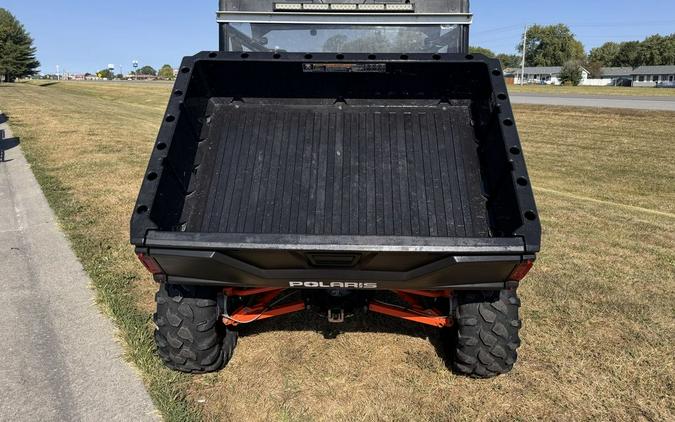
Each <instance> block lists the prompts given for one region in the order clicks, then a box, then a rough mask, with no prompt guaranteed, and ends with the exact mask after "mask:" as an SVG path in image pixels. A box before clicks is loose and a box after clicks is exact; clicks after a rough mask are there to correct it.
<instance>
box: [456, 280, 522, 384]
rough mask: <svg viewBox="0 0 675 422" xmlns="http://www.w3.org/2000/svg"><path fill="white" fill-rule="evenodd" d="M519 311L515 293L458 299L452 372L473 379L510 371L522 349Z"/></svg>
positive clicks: (468, 295) (490, 293)
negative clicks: (519, 348)
mask: <svg viewBox="0 0 675 422" xmlns="http://www.w3.org/2000/svg"><path fill="white" fill-rule="evenodd" d="M519 307H520V300H519V299H518V296H517V295H516V292H515V290H502V291H499V292H471V293H464V294H460V295H458V297H457V312H456V318H455V324H456V338H455V340H456V341H455V348H454V353H453V354H454V356H453V358H454V359H453V369H454V370H455V371H456V372H458V373H460V374H463V375H468V376H470V377H474V378H492V377H495V376H498V375H501V374H506V373H507V372H509V371H511V369H513V364H514V363H515V362H516V360H517V359H518V353H517V350H518V347H519V346H520V337H519V336H518V331H519V330H520V327H521V326H522V323H521V321H520V319H518V308H519Z"/></svg>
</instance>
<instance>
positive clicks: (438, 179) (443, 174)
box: [182, 99, 489, 238]
mask: <svg viewBox="0 0 675 422" xmlns="http://www.w3.org/2000/svg"><path fill="white" fill-rule="evenodd" d="M212 101H214V103H215V104H217V105H215V107H214V108H213V112H212V114H211V117H210V118H211V121H210V130H209V133H208V138H207V139H206V142H208V148H207V151H206V152H205V154H204V156H203V159H202V161H201V163H200V165H199V167H198V169H197V172H196V176H195V183H194V185H193V187H194V192H193V193H192V194H191V195H190V196H189V197H188V199H187V201H186V206H185V209H184V213H183V216H182V220H183V221H184V222H185V223H186V227H185V231H188V232H202V233H252V234H253V233H265V234H296V235H351V236H354V235H363V236H366V235H380V236H421V237H473V238H477V237H488V236H489V230H488V223H487V212H486V205H485V198H484V196H483V194H482V192H481V175H480V163H479V158H478V153H477V143H476V140H475V136H474V133H473V128H472V127H471V115H470V110H469V106H468V105H456V106H451V105H449V104H447V103H443V104H438V105H435V106H432V105H425V106H416V107H401V106H400V105H399V106H394V107H386V106H379V107H374V106H368V105H348V104H342V103H339V104H334V105H284V106H283V108H281V107H280V106H279V105H270V104H246V103H241V102H229V101H227V100H225V99H212Z"/></svg>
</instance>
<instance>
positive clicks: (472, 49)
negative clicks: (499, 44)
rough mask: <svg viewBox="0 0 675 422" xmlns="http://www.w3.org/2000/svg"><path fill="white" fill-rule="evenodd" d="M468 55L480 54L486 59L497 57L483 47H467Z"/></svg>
mask: <svg viewBox="0 0 675 422" xmlns="http://www.w3.org/2000/svg"><path fill="white" fill-rule="evenodd" d="M469 53H471V54H482V55H484V56H487V57H497V55H496V54H495V53H494V51H492V50H490V49H489V48H483V47H469Z"/></svg>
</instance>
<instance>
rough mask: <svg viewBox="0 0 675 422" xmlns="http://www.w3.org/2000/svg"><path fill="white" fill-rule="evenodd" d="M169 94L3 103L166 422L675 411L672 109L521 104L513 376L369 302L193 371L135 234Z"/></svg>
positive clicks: (44, 97)
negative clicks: (331, 327)
mask: <svg viewBox="0 0 675 422" xmlns="http://www.w3.org/2000/svg"><path fill="white" fill-rule="evenodd" d="M663 91H668V90H663ZM169 92H170V86H169V85H141V84H137V85H136V84H121V83H120V84H103V83H58V84H54V85H49V86H45V87H40V86H34V85H26V84H16V85H0V110H2V111H4V112H6V113H7V114H8V116H9V118H10V123H11V124H12V126H13V129H14V132H15V134H16V135H17V136H19V137H20V138H21V145H22V148H23V150H24V152H25V153H26V155H27V156H28V159H29V161H30V162H31V163H32V165H33V170H34V172H35V173H36V175H37V177H38V179H39V181H40V183H41V184H42V186H43V189H44V190H45V193H46V195H47V197H48V199H49V201H50V203H51V205H52V207H53V208H54V209H55V211H56V213H57V215H58V217H59V219H60V222H61V224H62V225H63V227H64V229H65V231H66V232H67V233H68V235H69V237H70V239H71V242H72V244H73V247H74V249H75V251H76V253H77V255H78V256H79V257H80V259H81V260H82V262H83V264H84V266H85V269H86V270H87V271H88V273H89V274H90V275H91V277H92V279H93V280H94V284H95V286H96V290H97V293H98V299H99V302H100V304H101V306H102V309H104V310H105V311H106V312H108V313H109V314H110V315H111V316H112V317H113V318H114V320H115V321H116V323H117V325H118V327H119V328H120V337H121V338H122V340H123V341H124V342H125V343H126V344H127V346H128V347H127V356H128V358H129V360H131V361H132V362H133V363H134V364H135V365H136V366H137V367H138V368H139V369H140V371H141V373H142V375H143V377H144V379H145V382H146V385H147V386H148V389H149V391H150V393H151V395H152V397H153V399H154V400H155V402H156V403H157V406H158V407H159V409H160V410H161V411H162V413H163V414H164V416H165V418H166V419H167V420H177V421H178V420H199V419H203V420H261V421H262V420H284V421H286V420H344V421H352V420H354V421H356V420H374V419H378V420H379V419H383V420H410V419H415V420H419V421H425V420H447V419H457V420H476V419H492V420H497V419H499V420H510V419H519V420H534V419H557V420H559V419H567V420H569V419H573V420H580V419H583V420H592V419H604V420H636V419H642V420H668V419H672V418H673V415H674V414H675V398H674V395H673V394H674V391H675V357H674V356H675V353H674V350H673V345H674V344H675V308H674V306H673V303H675V160H673V157H675V142H674V141H675V125H673V124H672V121H673V119H674V118H675V113H666V112H640V111H633V110H595V109H593V110H584V109H575V108H550V107H541V106H536V107H526V106H519V107H517V108H516V114H517V116H516V117H517V120H518V125H519V129H520V132H521V136H522V138H523V144H524V149H525V153H526V158H527V160H528V165H529V170H530V176H531V179H532V184H533V186H534V187H535V191H536V195H537V200H538V205H539V211H540V214H541V218H542V224H543V229H544V238H543V251H542V253H541V255H540V259H539V260H538V262H537V264H536V265H535V268H534V270H533V271H532V273H531V275H530V276H529V277H528V278H527V279H526V280H525V281H524V282H523V284H522V287H521V289H520V295H521V298H522V300H523V304H524V305H523V308H522V318H523V320H524V327H523V330H522V338H523V346H522V348H521V350H520V360H519V362H518V364H517V365H516V368H515V370H514V371H513V372H512V373H511V374H509V375H507V376H503V377H500V378H497V379H493V380H473V379H467V378H462V377H458V376H455V375H453V374H452V373H451V372H449V371H448V370H447V369H446V366H445V362H444V360H443V358H442V357H441V356H442V351H443V348H442V346H440V338H439V336H438V335H437V332H435V331H434V330H431V329H426V328H423V327H421V326H417V325H409V324H407V323H405V322H403V321H399V320H392V319H387V318H386V317H381V316H376V315H372V316H367V317H366V318H365V319H363V320H358V321H350V322H349V323H347V324H346V325H344V326H342V327H340V329H342V330H344V331H345V332H344V333H341V334H339V335H337V336H336V338H334V339H326V338H324V335H323V334H322V332H323V331H324V330H325V327H326V323H324V322H323V321H322V320H320V319H318V318H315V317H313V316H311V315H309V314H307V315H305V314H299V315H292V316H288V317H286V318H281V319H277V320H270V321H264V322H260V323H258V324H256V325H254V326H251V327H248V328H245V329H243V330H242V337H241V339H240V343H239V346H238V348H237V350H236V352H235V355H234V358H233V359H232V361H231V363H230V365H229V366H228V367H227V368H226V369H225V370H223V371H221V372H219V373H216V374H210V375H203V376H186V375H180V374H177V373H174V372H170V371H168V370H165V369H164V368H163V367H162V365H161V363H160V361H159V359H158V358H157V357H156V356H155V355H154V351H153V343H152V339H151V330H152V326H151V322H150V313H151V312H152V309H153V307H154V304H153V294H154V291H155V289H156V286H155V285H154V284H153V282H152V280H151V278H150V277H149V276H148V274H147V273H146V272H145V270H144V269H143V268H142V267H141V265H140V264H139V263H138V262H137V261H136V258H135V257H134V255H133V250H132V247H131V246H130V245H129V244H128V218H129V216H130V214H131V211H132V208H133V205H134V201H135V197H136V194H137V191H138V187H139V183H140V181H141V179H142V177H143V172H144V170H145V166H146V164H147V158H148V156H149V154H150V150H151V148H152V145H153V141H154V138H155V136H156V133H157V129H158V126H159V123H160V121H161V119H162V113H163V111H164V107H165V105H166V102H167V100H168V95H169ZM439 351H441V355H439ZM92 353H95V351H93V350H92Z"/></svg>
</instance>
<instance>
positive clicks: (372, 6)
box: [358, 3, 384, 12]
mask: <svg viewBox="0 0 675 422" xmlns="http://www.w3.org/2000/svg"><path fill="white" fill-rule="evenodd" d="M358 8H359V10H365V11H368V12H377V11H383V10H384V4H383V3H367V4H359V5H358Z"/></svg>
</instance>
